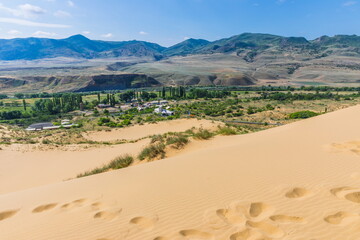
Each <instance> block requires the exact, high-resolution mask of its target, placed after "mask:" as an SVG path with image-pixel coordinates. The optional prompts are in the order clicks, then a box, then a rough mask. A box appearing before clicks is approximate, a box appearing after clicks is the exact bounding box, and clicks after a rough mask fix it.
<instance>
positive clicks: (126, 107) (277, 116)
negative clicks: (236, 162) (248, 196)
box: [0, 86, 360, 146]
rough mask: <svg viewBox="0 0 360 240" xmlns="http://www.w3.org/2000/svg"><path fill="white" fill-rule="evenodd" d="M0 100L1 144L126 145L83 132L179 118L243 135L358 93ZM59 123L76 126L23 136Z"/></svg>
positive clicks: (163, 91) (123, 94)
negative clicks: (223, 126)
mask: <svg viewBox="0 0 360 240" xmlns="http://www.w3.org/2000/svg"><path fill="white" fill-rule="evenodd" d="M0 97H1V98H2V99H1V100H0V123H2V124H5V125H6V129H8V130H10V129H11V131H6V134H5V133H2V135H1V136H0V137H1V138H0V143H1V144H11V143H32V144H35V143H39V144H47V145H49V146H50V145H71V144H83V145H89V144H90V145H97V144H102V145H104V144H121V143H124V142H128V141H129V140H124V139H118V140H117V141H110V142H107V141H105V142H97V141H93V140H89V139H86V138H85V137H84V133H86V132H89V131H108V130H111V129H115V128H124V127H127V126H132V125H142V124H147V123H156V122H159V121H166V120H173V119H182V118H198V119H207V120H213V121H218V122H223V123H226V124H227V125H229V126H231V127H232V128H234V130H235V131H236V133H247V132H253V131H258V130H262V129H267V128H271V127H273V126H277V125H281V124H286V123H290V122H292V121H294V120H296V119H301V118H307V117H311V116H315V115H319V114H323V113H326V112H331V111H334V110H337V109H340V108H344V107H347V106H351V105H355V104H357V103H358V102H359V99H360V98H359V97H360V95H359V88H350V87H345V88H333V87H314V86H312V87H301V88H293V87H271V86H269V87H255V88H241V87H223V88H211V87H204V88H199V87H197V88H189V87H188V88H186V87H163V88H158V89H140V90H139V89H135V90H125V91H111V92H93V93H62V94H60V93H59V94H48V93H41V94H21V93H17V94H15V95H13V96H7V95H0ZM164 101H165V102H164ZM160 102H164V103H163V105H162V108H164V109H165V108H166V109H168V110H169V111H171V112H173V114H172V115H170V116H163V115H161V114H157V113H154V110H155V109H156V108H158V107H159V105H157V104H159V103H160ZM101 104H103V105H104V106H106V108H102V107H101ZM99 106H100V107H99ZM62 119H70V120H71V121H72V122H73V123H75V124H77V125H76V126H74V127H73V128H72V129H58V130H53V131H51V133H50V132H49V131H36V132H28V131H24V128H26V127H27V126H28V125H30V124H32V123H37V122H48V121H49V122H53V123H54V125H60V122H61V120H62ZM133 140H134V139H133Z"/></svg>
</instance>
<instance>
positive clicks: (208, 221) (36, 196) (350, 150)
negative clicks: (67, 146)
mask: <svg viewBox="0 0 360 240" xmlns="http://www.w3.org/2000/svg"><path fill="white" fill-rule="evenodd" d="M359 118H360V106H355V107H351V108H348V109H344V110H340V111H337V112H334V113H330V114H327V115H322V116H319V117H316V118H312V119H307V120H304V121H301V122H296V123H293V124H290V125H286V126H282V127H278V128H274V129H270V130H267V131H263V132H258V133H254V134H249V135H242V136H232V137H227V138H222V141H221V142H218V144H216V145H215V146H214V145H213V144H211V145H212V146H211V148H202V149H200V150H199V151H192V152H189V153H186V154H183V155H179V156H176V157H173V158H169V159H167V160H164V161H157V162H153V163H149V164H143V165H138V166H135V167H131V168H126V169H122V170H118V171H113V172H109V173H105V174H100V175H95V176H91V177H87V178H81V179H76V180H72V181H67V182H61V183H55V184H51V185H47V186H43V187H38V188H33V189H29V190H24V191H19V192H15V193H9V194H3V195H1V196H0V208H1V209H0V239H2V240H8V239H11V240H13V239H16V240H21V239H67V240H69V239H89V240H92V239H94V240H100V239H102V240H112V239H114V240H115V239H119V240H120V239H139V240H140V239H141V240H143V239H150V240H153V239H154V240H155V239H156V240H164V239H175V240H181V239H183V240H185V239H189V240H190V239H191V240H195V239H213V240H218V239H230V240H260V239H264V240H265V239H288V240H309V239H316V240H325V239H326V240H329V239H334V240H335V239H336V240H345V239H352V240H357V239H360V215H359V203H360V162H359V160H360V155H359V149H360V127H359V124H358V123H359ZM45 170H46V169H44V171H45Z"/></svg>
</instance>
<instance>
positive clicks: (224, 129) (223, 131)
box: [216, 126, 237, 135]
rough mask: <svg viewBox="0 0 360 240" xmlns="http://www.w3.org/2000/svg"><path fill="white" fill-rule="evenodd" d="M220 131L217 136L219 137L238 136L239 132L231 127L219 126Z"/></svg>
mask: <svg viewBox="0 0 360 240" xmlns="http://www.w3.org/2000/svg"><path fill="white" fill-rule="evenodd" d="M218 128H219V129H218V130H217V132H216V133H217V134H219V135H236V134H237V131H236V129H235V128H233V127H230V126H223V127H221V126H219V127H218Z"/></svg>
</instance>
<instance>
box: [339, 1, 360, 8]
mask: <svg viewBox="0 0 360 240" xmlns="http://www.w3.org/2000/svg"><path fill="white" fill-rule="evenodd" d="M357 3H358V2H357V1H348V2H344V3H343V6H344V7H350V6H353V5H355V4H357Z"/></svg>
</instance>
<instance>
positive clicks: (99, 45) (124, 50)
mask: <svg viewBox="0 0 360 240" xmlns="http://www.w3.org/2000/svg"><path fill="white" fill-rule="evenodd" d="M163 50H165V48H164V47H162V46H160V45H158V44H154V43H148V42H143V41H125V42H107V41H94V40H90V39H88V38H86V37H84V36H82V35H75V36H71V37H69V38H66V39H59V40H55V39H47V38H22V39H21V38H16V39H9V40H7V39H6V40H5V39H2V40H0V60H34V59H42V58H55V57H71V58H88V59H91V58H110V57H111V58H112V57H122V56H134V57H153V58H154V59H155V60H156V59H161V58H162V54H161V52H162V51H163Z"/></svg>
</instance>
